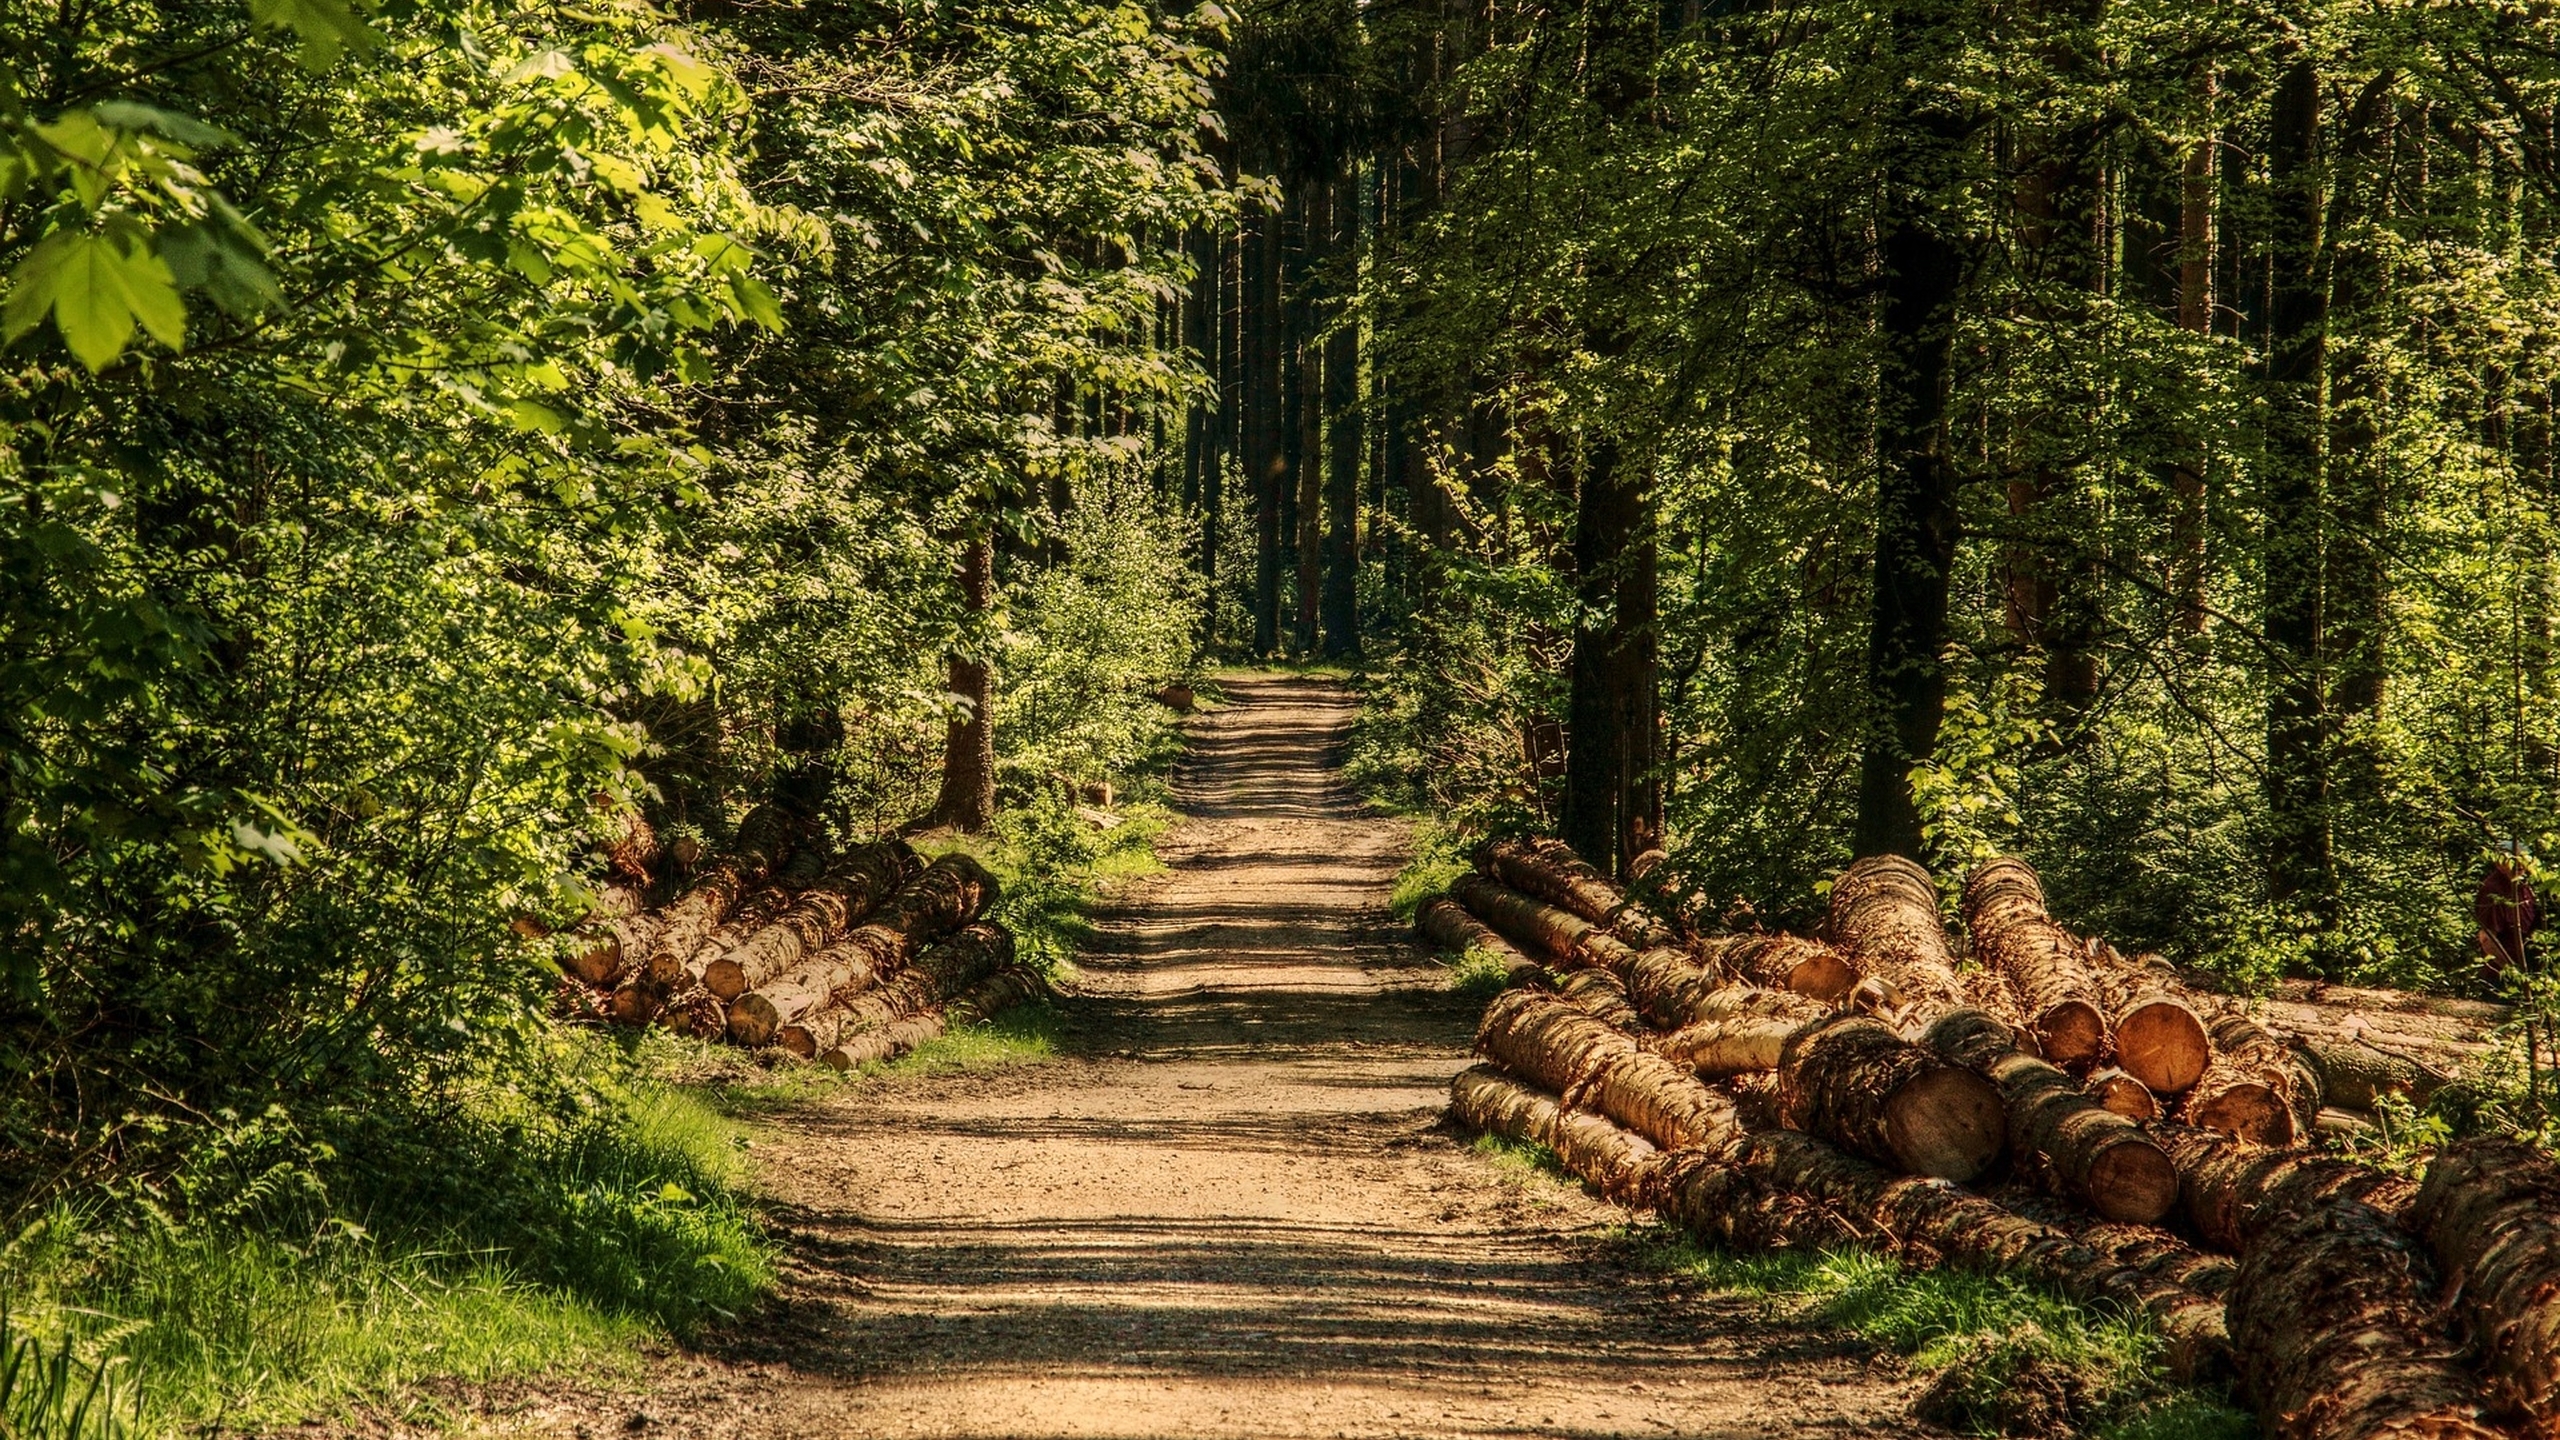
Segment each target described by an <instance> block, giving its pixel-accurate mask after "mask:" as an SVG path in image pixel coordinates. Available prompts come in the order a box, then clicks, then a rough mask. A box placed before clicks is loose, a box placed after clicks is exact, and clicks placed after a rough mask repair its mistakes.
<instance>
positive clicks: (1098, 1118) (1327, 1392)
mask: <svg viewBox="0 0 2560 1440" xmlns="http://www.w3.org/2000/svg"><path fill="white" fill-rule="evenodd" d="M1229 693H1230V696H1231V697H1232V700H1233V703H1232V704H1231V705H1230V706H1229V707H1227V708H1224V709H1221V710H1219V711H1217V712H1214V713H1212V714H1209V715H1206V716H1204V717H1202V718H1201V719H1200V720H1199V721H1198V722H1197V724H1196V727H1195V732H1194V748H1193V754H1192V759H1191V761H1190V763H1189V765H1188V766H1187V768H1186V770H1185V772H1184V773H1183V776H1182V778H1181V781H1180V785H1179V790H1178V794H1179V798H1180V802H1181V805H1182V808H1183V809H1184V811H1185V813H1186V814H1187V816H1188V817H1189V818H1188V820H1187V821H1186V823H1185V824H1184V825H1183V826H1182V827H1181V828H1180V829H1179V830H1178V831H1177V832H1176V833H1175V835H1174V837H1173V839H1172V844H1171V848H1170V853H1169V858H1170V859H1171V861H1172V870H1171V873H1169V874H1167V875H1164V876H1161V877H1159V878H1157V879H1156V880H1154V881H1151V882H1149V883H1147V884H1146V885H1144V886H1142V887H1139V888H1138V889H1137V890H1136V891H1134V892H1133V893H1131V894H1129V895H1126V896H1124V897H1122V898H1121V899H1120V900H1119V901H1118V908H1117V909H1116V911H1115V912H1114V913H1113V914H1112V915H1110V916H1109V917H1107V919H1106V922H1105V926H1104V933H1103V936H1102V939H1101V942H1100V943H1099V944H1098V945H1097V947H1096V948H1095V950H1094V951H1093V952H1092V953H1090V954H1088V955H1087V956H1085V957H1084V958H1083V959H1082V961H1081V962H1080V964H1081V968H1082V972H1083V979H1082V981H1081V982H1080V986H1079V993H1078V994H1076V995H1075V996H1074V997H1073V998H1071V999H1070V1000H1069V1001H1068V1002H1067V1003H1066V1007H1065V1021H1064V1023H1065V1026H1066V1031H1065V1041H1064V1046H1063V1048H1064V1050H1065V1052H1066V1053H1065V1054H1063V1055H1062V1056H1061V1057H1060V1058H1058V1059H1055V1060H1051V1061H1048V1062H1046V1063H1042V1064H1038V1065H1034V1066H1026V1067H1023V1068H1020V1069H1017V1070H1013V1071H1009V1072H1004V1073H999V1074H996V1075H993V1076H988V1075H972V1076H956V1077H940V1078H933V1077H912V1078H907V1079H900V1080H891V1081H886V1082H882V1083H879V1084H874V1085H870V1086H866V1087H863V1088H862V1089H860V1090H859V1091H856V1092H853V1093H850V1094H848V1095H847V1096H846V1097H845V1098H843V1099H842V1100H841V1101H838V1102H835V1103H833V1104H831V1105H830V1106H827V1107H824V1108H822V1109H820V1110H818V1111H816V1112H814V1113H806V1114H801V1115H798V1116H795V1117H793V1118H791V1119H788V1120H786V1121H784V1122H781V1123H780V1124H779V1125H778V1126H777V1127H776V1129H775V1132H774V1133H773V1135H772V1136H771V1138H770V1139H769V1141H768V1142H767V1143H766V1144H764V1145H761V1146H760V1147H759V1151H758V1153H759V1154H760V1155H763V1156H765V1157H767V1159H768V1160H769V1161H770V1163H771V1172H770V1180H769V1183H770V1184H771V1186H772V1187H773V1189H774V1190H775V1191H776V1192H777V1193H778V1194H779V1195H780V1197H781V1198H782V1199H783V1200H785V1201H786V1202H787V1203H788V1205H789V1206H790V1210H789V1219H790V1221H791V1224H792V1228H793V1236H792V1246H791V1249H792V1258H791V1262H790V1267H789V1272H788V1276H787V1280H786V1285H785V1291H784V1294H783V1295H782V1297H781V1298H780V1300H779V1301H778V1303H777V1304H776V1305H775V1306H774V1307H773V1309H772V1310H771V1311H770V1312H769V1313H768V1314H767V1315H765V1316H763V1317H760V1318H759V1319H758V1321H757V1322H756V1323H755V1324H753V1325H750V1326H745V1327H741V1330H740V1332H739V1333H738V1334H737V1335H735V1336H734V1337H732V1338H731V1339H729V1340H727V1341H724V1342H722V1343H721V1344H720V1345H719V1346H718V1347H716V1349H715V1351H714V1353H712V1354H710V1355H706V1356H703V1357H700V1358H699V1359H696V1360H687V1361H679V1362H678V1363H676V1364H675V1365H673V1366H672V1367H669V1368H668V1370H666V1371H665V1372H664V1373H663V1374H662V1376H661V1379H660V1381H659V1389H658V1390H657V1392H656V1393H655V1394H654V1395H653V1396H652V1397H650V1398H649V1399H648V1400H647V1401H645V1402H644V1403H643V1406H642V1411H641V1414H640V1415H639V1416H635V1417H631V1419H626V1420H625V1421H624V1422H623V1423H624V1424H625V1425H627V1426H629V1428H632V1429H635V1430H649V1431H654V1432H655V1433H661V1434H664V1433H671V1432H672V1433H678V1434H686V1435H696V1434H699V1435H736V1436H742V1437H747V1436H752V1437H843V1440H857V1437H860V1440H870V1437H886V1436H1044V1437H1046V1436H1118V1437H1135V1436H1186V1437H1212V1436H1337V1435H1359V1436H1370V1435H1379V1436H1406V1435H1435V1436H1436V1435H1466V1436H1483V1435H1549V1436H1585V1435H1590V1436H1597V1435H1644V1436H1660V1435H1688V1436H1765V1435H1844V1434H1868V1433H1872V1434H1877V1435H1888V1434H1909V1433H1911V1431H1912V1429H1913V1428H1914V1427H1913V1426H1912V1424H1911V1423H1910V1421H1909V1420H1908V1419H1907V1406H1908V1403H1909V1399H1910V1395H1911V1387H1910V1385H1909V1383H1908V1382H1906V1381H1902V1380H1900V1379H1899V1378H1897V1376H1896V1375H1895V1373H1894V1369H1893V1367H1892V1366H1891V1365H1890V1364H1889V1363H1878V1364H1872V1365H1871V1364H1870V1363H1869V1362H1868V1361H1867V1360H1866V1359H1864V1358H1863V1356H1862V1353H1861V1352H1859V1351H1858V1350H1857V1349H1856V1348H1855V1347H1854V1346H1846V1345H1843V1344H1842V1343H1840V1342H1839V1341H1838V1340H1837V1338H1836V1337H1833V1336H1830V1335H1827V1334H1824V1333H1821V1332H1818V1331H1812V1330H1807V1329H1803V1328H1798V1327H1795V1326H1792V1325H1790V1324H1787V1323H1784V1322H1782V1321H1776V1320H1772V1319H1771V1318H1770V1317H1768V1316H1767V1315H1765V1314H1763V1313H1761V1311H1760V1309H1759V1307H1757V1306H1755V1305H1753V1304H1751V1303H1749V1302H1743V1301H1736V1300H1730V1299H1722V1298H1716V1297H1703V1298H1702V1297H1697V1296H1694V1295H1688V1294H1684V1293H1681V1290H1680V1287H1678V1286H1676V1285H1675V1284H1673V1283H1671V1282H1669V1281H1667V1280H1664V1279H1662V1278H1659V1277H1657V1276H1653V1275H1649V1274H1646V1273H1644V1272H1642V1271H1640V1270H1635V1269H1631V1268H1629V1267H1628V1266H1627V1265H1625V1264H1624V1263H1622V1261H1623V1251H1624V1249H1625V1247H1624V1245H1623V1243H1622V1242H1620V1241H1619V1240H1617V1239H1616V1238H1615V1227H1617V1226H1619V1225H1621V1224H1623V1222H1624V1217H1623V1216H1622V1215H1620V1214H1619V1213H1618V1212H1616V1211H1614V1210H1612V1209H1610V1208H1609V1207H1607V1206H1604V1205H1601V1204H1598V1203H1597V1202H1594V1201H1590V1200H1587V1199H1585V1198H1583V1197H1582V1196H1581V1195H1580V1194H1579V1193H1577V1192H1573V1191H1570V1190H1567V1189H1564V1188H1563V1187H1560V1186H1555V1185H1551V1184H1548V1183H1546V1182H1544V1181H1543V1180H1531V1181H1528V1182H1526V1183H1524V1182H1523V1181H1522V1180H1521V1179H1519V1178H1518V1177H1516V1176H1511V1175H1507V1174H1506V1172H1504V1171H1503V1170H1502V1169H1501V1168H1500V1167H1498V1166H1496V1165H1494V1164H1493V1163H1491V1162H1489V1161H1487V1160H1486V1159H1484V1158H1483V1157H1481V1156H1478V1155H1476V1154H1473V1153H1471V1152H1470V1151H1469V1150H1468V1149H1467V1148H1466V1147H1465V1146H1464V1144H1463V1143H1462V1142H1461V1141H1459V1140H1458V1139H1456V1138H1454V1137H1452V1136H1451V1135H1449V1134H1448V1133H1446V1132H1445V1131H1444V1130H1443V1129H1442V1128H1440V1112H1441V1109H1442V1106H1443V1105H1444V1103H1445V1100H1446V1093H1447V1092H1446V1088H1445V1087H1446V1084H1447V1081H1448V1078H1449V1076H1450V1075H1452V1074H1453V1073H1455V1072H1456V1071H1457V1070H1458V1069H1460V1068H1461V1067H1463V1066H1464V1065H1465V1064H1466V1063H1467V1056H1466V1050H1467V1043H1468V1039H1469V1032H1470V1025H1471V1022H1472V1017H1473V1012H1474V1008H1475V1007H1474V1006H1473V1005H1471V1004H1468V1003H1465V1002H1462V1001H1460V1000H1458V999H1457V998H1455V997H1452V996H1450V995H1449V994H1447V993H1446V992H1445V991H1443V990H1442V989H1440V988H1439V973H1438V971H1437V969H1436V967H1433V966H1432V965H1430V964H1429V963H1427V961H1425V960H1424V959H1423V958H1422V957H1419V956H1417V955H1416V954H1415V953H1413V952H1412V951H1411V950H1410V949H1409V948H1407V947H1406V946H1405V945H1404V944H1403V942H1402V940H1401V938H1400V936H1399V934H1398V932H1397V930H1396V927H1395V926H1394V923H1393V921H1392V918H1391V917H1390V916H1389V915H1388V914H1387V913H1386V911H1385V902H1386V898H1387V890H1388V886H1389V883H1390V881H1391V880H1392V878H1393V876H1394V874H1395V871H1396V868H1397V866H1398V864H1399V863H1400V859H1401V852H1402V846H1403V843H1404V831H1403V829H1402V827H1401V826H1400V825H1398V824H1396V823H1395V822H1392V821H1388V820H1383V819H1380V818H1377V817H1375V816H1372V815H1369V814H1366V813H1364V812H1363V810H1362V809H1361V808H1360V806H1359V805H1358V804H1357V803H1355V801H1354V800H1353V799H1352V798H1351V797H1350V796H1349V795H1348V794H1347V793H1346V792H1345V791H1344V789H1343V788H1342V786H1341V784H1340V783H1339V779H1338V776H1337V774H1336V771H1335V766H1334V760H1335V751H1336V750H1337V748H1338V746H1339V742H1340V740H1341V738H1342V736H1343V733H1344V730H1345V727H1346V726H1347V724H1348V722H1349V719H1350V716H1351V701H1350V698H1349V696H1348V695H1347V694H1346V693H1345V692H1344V691H1342V690H1341V689H1340V688H1339V687H1336V686H1332V685H1329V684H1324V683H1321V682H1315V681H1308V680H1299V679H1288V678H1268V679H1253V680H1247V681H1243V682H1239V683H1236V684H1233V685H1232V686H1230V688H1229ZM634 1420H636V1421H637V1422H638V1423H636V1424H634V1423H633V1421H634Z"/></svg>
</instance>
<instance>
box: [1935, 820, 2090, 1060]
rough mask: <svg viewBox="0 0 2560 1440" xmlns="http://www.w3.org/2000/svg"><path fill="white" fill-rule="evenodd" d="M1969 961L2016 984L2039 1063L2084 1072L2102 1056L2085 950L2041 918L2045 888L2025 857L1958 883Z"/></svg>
mask: <svg viewBox="0 0 2560 1440" xmlns="http://www.w3.org/2000/svg"><path fill="white" fill-rule="evenodd" d="M1964 923H1965V930H1966V933H1968V934H1970V935H1971V936H1972V937H1973V956H1974V958H1975V959H1976V960H1977V961H1980V962H1981V963H1983V964H1985V965H1988V966H1990V967H1991V968H1992V969H1994V970H1997V971H1998V972H2000V973H2001V974H2002V975H2003V976H2005V977H2007V979H2008V981H2009V983H2010V984H2011V985H2012V986H2014V987H2016V990H2017V996H2018V1007H2019V1010H2020V1013H2021V1014H2023V1015H2024V1017H2025V1019H2026V1022H2027V1030H2028V1033H2030V1034H2031V1035H2033V1036H2034V1037H2035V1042H2036V1049H2037V1051H2038V1052H2039V1053H2041V1054H2042V1055H2043V1056H2044V1058H2045V1059H2047V1060H2050V1061H2052V1062H2053V1063H2054V1064H2056V1065H2059V1066H2061V1067H2063V1068H2064V1069H2067V1070H2086V1069H2088V1068H2089V1067H2090V1066H2092V1065H2095V1064H2096V1063H2098V1061H2099V1060H2100V1059H2101V1058H2103V1057H2104V1056H2105V1054H2106V1049H2107V1018H2106V1011H2105V1009H2104V1008H2103V1006H2104V1000H2103V997H2102V995H2101V992H2100V987H2099V984H2098V977H2097V974H2096V972H2095V971H2094V970H2093V969H2092V968H2091V967H2090V965H2089V961H2088V946H2087V945H2086V944H2085V943H2084V942H2082V941H2081V940H2080V939H2079V937H2077V936H2075V935H2073V934H2072V933H2071V932H2070V931H2068V930H2065V929H2063V928H2062V927H2061V926H2059V925H2056V924H2055V923H2053V917H2052V916H2050V915H2048V914H2046V913H2045V905H2044V887H2043V886H2042V885H2039V884H2038V883H2037V882H2036V875H2035V872H2034V871H2033V870H2030V869H2028V868H2027V864H2026V862H2025V861H2023V860H2018V859H2014V858H2002V859H1998V860H1993V861H1991V862H1989V863H1988V864H1985V865H1984V866H1982V868H1980V869H1978V870H1976V871H1974V872H1973V876H1972V878H1971V879H1969V880H1967V881H1966V882H1965V886H1964Z"/></svg>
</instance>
